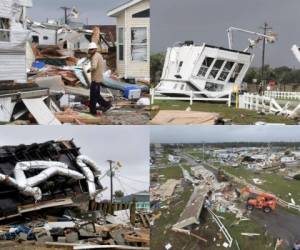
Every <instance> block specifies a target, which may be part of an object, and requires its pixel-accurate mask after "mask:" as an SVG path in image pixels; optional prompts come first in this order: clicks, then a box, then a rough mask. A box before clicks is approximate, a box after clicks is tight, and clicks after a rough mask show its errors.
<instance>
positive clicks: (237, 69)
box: [229, 63, 244, 83]
mask: <svg viewBox="0 0 300 250" xmlns="http://www.w3.org/2000/svg"><path fill="white" fill-rule="evenodd" d="M243 67H244V64H242V63H239V64H238V65H237V66H236V67H235V69H234V71H233V73H232V75H231V76H230V80H229V82H233V83H234V82H235V81H236V79H237V78H238V76H239V74H240V73H241V71H242V68H243Z"/></svg>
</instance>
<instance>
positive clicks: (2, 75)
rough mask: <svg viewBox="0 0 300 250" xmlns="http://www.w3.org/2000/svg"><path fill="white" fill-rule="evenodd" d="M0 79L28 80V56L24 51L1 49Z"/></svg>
mask: <svg viewBox="0 0 300 250" xmlns="http://www.w3.org/2000/svg"><path fill="white" fill-rule="evenodd" d="M0 65H1V67H0V81H5V80H15V81H18V82H26V78H27V76H26V56H25V51H24V53H20V54H18V53H13V52H9V53H4V52H1V51H0Z"/></svg>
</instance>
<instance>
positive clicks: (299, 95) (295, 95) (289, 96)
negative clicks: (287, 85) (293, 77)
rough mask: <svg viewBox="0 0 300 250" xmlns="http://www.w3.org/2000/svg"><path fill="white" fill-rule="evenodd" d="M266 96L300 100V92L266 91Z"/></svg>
mask: <svg viewBox="0 0 300 250" xmlns="http://www.w3.org/2000/svg"><path fill="white" fill-rule="evenodd" d="M264 96H266V97H271V98H275V99H284V100H300V92H286V91H265V92H264Z"/></svg>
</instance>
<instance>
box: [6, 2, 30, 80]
mask: <svg viewBox="0 0 300 250" xmlns="http://www.w3.org/2000/svg"><path fill="white" fill-rule="evenodd" d="M13 2H16V1H12V0H1V1H0V17H6V18H10V24H11V38H10V39H11V40H10V42H0V65H1V67H0V80H16V81H20V82H25V81H26V56H25V44H26V39H27V35H28V31H27V30H24V28H23V26H22V25H21V23H16V22H15V18H14V17H13V16H12V14H13V13H12V5H13ZM25 2H26V3H27V4H30V2H31V1H28V0H24V3H25Z"/></svg>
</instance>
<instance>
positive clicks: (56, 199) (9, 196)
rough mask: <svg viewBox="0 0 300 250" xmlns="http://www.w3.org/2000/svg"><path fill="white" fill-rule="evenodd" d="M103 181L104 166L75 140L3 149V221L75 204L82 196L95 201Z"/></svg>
mask: <svg viewBox="0 0 300 250" xmlns="http://www.w3.org/2000/svg"><path fill="white" fill-rule="evenodd" d="M101 178H102V176H101V170H100V167H99V166H98V165H97V164H96V163H95V162H93V161H92V160H91V159H89V158H88V157H87V156H83V155H81V154H80V149H79V148H78V147H77V146H76V145H75V144H74V142H73V141H47V142H45V143H34V144H31V145H18V146H3V147H0V220H2V219H5V218H9V217H12V216H16V215H20V214H22V213H25V212H29V211H32V210H36V209H41V208H47V207H51V206H53V207H56V206H60V205H71V204H72V199H71V198H73V197H75V196H76V195H77V194H80V193H88V195H87V197H89V199H90V200H95V199H96V198H97V195H99V194H100V192H101V191H102V190H103V187H102V185H101V182H100V179H101ZM98 198H99V197H98Z"/></svg>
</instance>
